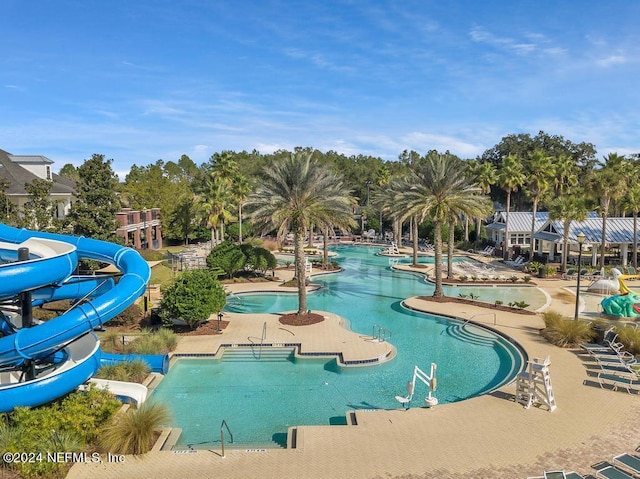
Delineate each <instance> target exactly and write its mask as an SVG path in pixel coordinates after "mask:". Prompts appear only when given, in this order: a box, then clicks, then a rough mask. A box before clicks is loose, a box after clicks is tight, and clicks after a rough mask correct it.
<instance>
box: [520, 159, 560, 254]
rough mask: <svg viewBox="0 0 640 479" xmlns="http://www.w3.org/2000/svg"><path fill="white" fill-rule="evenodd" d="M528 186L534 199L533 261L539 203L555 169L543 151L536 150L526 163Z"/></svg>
mask: <svg viewBox="0 0 640 479" xmlns="http://www.w3.org/2000/svg"><path fill="white" fill-rule="evenodd" d="M526 169H527V172H526V184H527V187H528V190H529V194H530V195H531V198H532V199H533V215H532V216H531V236H530V240H529V241H530V246H529V259H530V260H531V259H533V252H534V246H535V242H534V240H533V235H534V234H535V232H536V215H537V213H538V203H539V202H540V197H541V196H542V195H544V194H545V193H546V192H547V190H548V189H549V188H550V187H551V182H552V181H553V174H554V173H555V171H554V170H555V169H554V166H553V163H552V162H551V157H550V156H548V155H547V154H546V153H545V152H544V151H543V150H539V149H536V150H534V151H533V152H531V153H530V154H529V160H528V161H527V163H526Z"/></svg>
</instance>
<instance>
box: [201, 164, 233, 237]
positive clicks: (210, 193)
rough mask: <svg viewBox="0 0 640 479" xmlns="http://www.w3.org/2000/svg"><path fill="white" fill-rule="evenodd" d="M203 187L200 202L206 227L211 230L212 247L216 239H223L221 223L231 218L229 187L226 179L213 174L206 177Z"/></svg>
mask: <svg viewBox="0 0 640 479" xmlns="http://www.w3.org/2000/svg"><path fill="white" fill-rule="evenodd" d="M205 187H206V190H205V192H204V198H201V204H202V208H203V210H204V213H205V215H206V219H207V228H209V229H210V230H211V247H212V248H213V247H214V246H215V245H216V244H217V241H218V239H219V240H220V241H224V228H223V224H224V223H225V222H226V221H229V219H230V218H231V213H230V212H229V206H230V205H229V199H230V197H231V187H230V185H229V184H228V183H227V182H226V181H223V180H221V179H220V178H218V177H216V176H213V175H211V177H209V178H207V180H206V181H205Z"/></svg>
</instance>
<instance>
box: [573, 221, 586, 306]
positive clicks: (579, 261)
mask: <svg viewBox="0 0 640 479" xmlns="http://www.w3.org/2000/svg"><path fill="white" fill-rule="evenodd" d="M584 238H585V236H584V233H583V232H582V231H581V232H580V233H578V236H576V239H577V240H578V283H577V285H576V312H575V314H574V315H573V319H578V309H579V305H580V276H582V275H581V274H580V270H581V269H582V245H583V244H584Z"/></svg>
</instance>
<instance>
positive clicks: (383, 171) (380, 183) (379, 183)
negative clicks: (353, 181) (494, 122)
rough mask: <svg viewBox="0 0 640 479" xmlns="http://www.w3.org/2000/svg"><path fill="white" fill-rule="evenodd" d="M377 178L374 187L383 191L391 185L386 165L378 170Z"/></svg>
mask: <svg viewBox="0 0 640 479" xmlns="http://www.w3.org/2000/svg"><path fill="white" fill-rule="evenodd" d="M377 176H378V179H377V180H376V187H377V188H379V189H380V190H384V188H386V187H387V185H389V183H391V171H390V170H389V167H388V166H387V165H386V164H384V165H382V166H381V167H380V168H379V169H378V172H377ZM380 240H381V241H382V208H380Z"/></svg>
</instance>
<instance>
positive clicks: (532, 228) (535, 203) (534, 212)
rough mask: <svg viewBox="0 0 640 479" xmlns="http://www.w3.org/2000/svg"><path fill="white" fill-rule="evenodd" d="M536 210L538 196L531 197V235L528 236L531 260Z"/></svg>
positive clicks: (531, 257)
mask: <svg viewBox="0 0 640 479" xmlns="http://www.w3.org/2000/svg"><path fill="white" fill-rule="evenodd" d="M537 212H538V197H537V196H536V197H534V198H533V216H532V218H531V237H530V238H529V261H533V255H534V251H533V245H534V244H535V241H534V240H533V235H534V234H535V232H536V213H537Z"/></svg>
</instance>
